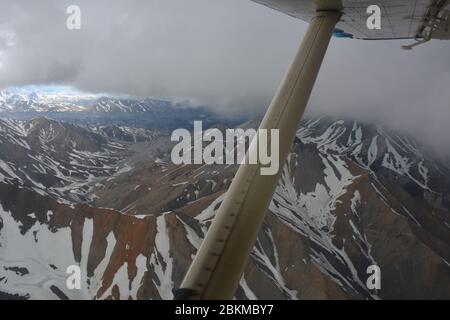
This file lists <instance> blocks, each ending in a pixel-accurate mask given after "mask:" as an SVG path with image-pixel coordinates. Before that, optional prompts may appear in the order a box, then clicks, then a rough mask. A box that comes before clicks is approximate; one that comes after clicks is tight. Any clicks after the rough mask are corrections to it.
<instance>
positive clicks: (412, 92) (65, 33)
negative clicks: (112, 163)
mask: <svg viewBox="0 0 450 320" xmlns="http://www.w3.org/2000/svg"><path fill="white" fill-rule="evenodd" d="M70 4H77V5H79V6H80V7H81V10H82V29H81V30H80V31H69V30H67V28H66V18H67V15H66V13H65V10H66V8H67V7H68V6H69V5H70ZM305 30H306V23H304V22H302V21H299V20H296V19H293V18H291V17H288V16H285V15H283V14H281V13H279V12H276V11H273V10H271V9H268V8H266V7H263V6H261V5H258V4H255V3H253V2H251V1H249V0H191V1H182V0H149V1H141V0H127V1H125V0H96V1H88V0H84V1H76V0H73V1H65V0H40V1H25V0H15V1H10V0H0V87H7V86H12V85H27V84H58V85H61V84H64V85H73V86H75V87H77V88H79V89H81V90H85V91H89V92H110V93H116V94H130V95H136V96H160V97H179V98H188V99H191V100H192V101H195V102H196V103H198V104H202V105H209V106H210V107H211V108H213V109H215V110H216V111H220V112H223V113H229V114H245V115H250V114H261V113H262V112H263V111H264V110H265V108H266V107H267V105H268V103H269V102H270V99H271V97H272V96H273V94H274V91H275V90H276V87H277V86H278V84H279V82H280V80H281V78H282V76H283V74H284V72H285V71H286V69H287V67H288V65H289V63H290V61H291V60H292V58H293V56H294V54H295V51H296V49H297V47H298V45H299V43H300V41H301V39H302V36H303V34H304V32H305ZM405 43H409V41H383V42H380V41H376V42H370V41H358V40H348V39H333V40H332V42H331V45H330V48H329V51H328V53H327V56H326V58H325V62H324V64H323V66H322V69H321V72H320V75H319V78H318V81H317V85H316V87H315V90H314V92H313V96H312V98H311V101H310V104H309V107H308V110H309V112H319V113H324V114H331V115H338V116H342V117H353V118H357V119H360V120H368V121H377V122H382V123H386V124H388V125H389V126H391V127H393V128H398V129H399V130H402V131H407V132H409V133H413V134H415V135H416V137H418V138H420V139H424V140H425V141H426V142H427V143H429V144H430V145H433V146H434V147H437V148H438V149H441V150H442V151H443V153H449V152H450V138H449V137H450V125H449V123H450V58H449V57H450V41H449V42H444V41H432V42H431V43H428V44H425V45H423V46H421V47H418V48H416V49H415V50H412V51H403V50H401V49H400V46H401V44H405Z"/></svg>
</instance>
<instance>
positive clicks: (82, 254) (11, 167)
mask: <svg viewBox="0 0 450 320" xmlns="http://www.w3.org/2000/svg"><path fill="white" fill-rule="evenodd" d="M247 126H251V124H247ZM0 128H1V132H0V133H1V134H0V204H1V206H0V292H2V294H0V297H4V298H29V299H39V298H50V299H52V298H54V299H61V298H62V299H65V298H71V299H129V298H131V299H171V298H172V297H173V292H172V290H173V289H174V288H177V287H178V286H179V284H180V282H181V280H182V278H183V275H184V273H185V272H186V270H187V268H188V266H189V263H190V262H191V260H192V257H193V255H194V254H195V252H196V250H197V248H198V246H199V244H200V242H201V239H202V238H203V237H204V234H205V232H206V230H207V227H208V225H209V223H210V221H211V219H212V218H213V217H214V214H215V212H216V210H217V209H218V207H219V206H220V203H221V201H222V199H223V196H224V193H225V192H226V189H227V188H228V186H229V184H230V182H231V180H232V178H233V175H234V173H235V170H236V166H224V165H209V166H207V165H204V166H202V165H184V166H175V165H173V164H171V162H170V150H171V146H172V144H171V143H170V139H169V136H168V132H163V131H148V130H144V129H136V128H124V127H120V126H115V127H108V128H105V127H101V126H97V127H95V126H76V125H71V124H67V123H61V122H57V121H53V120H48V119H43V118H40V119H36V120H33V121H1V122H0ZM449 211H450V171H449V168H448V165H447V164H445V163H441V162H440V161H438V160H437V158H436V157H434V156H432V155H431V154H430V153H429V152H427V151H425V150H424V149H423V147H422V146H420V145H418V144H417V143H416V142H414V141H413V140H412V139H410V138H408V137H405V136H402V135H399V134H397V133H393V132H391V131H390V130H387V129H383V128H381V127H378V126H374V125H367V124H360V123H357V122H354V121H344V120H339V121H336V120H332V119H326V118H319V119H309V120H305V121H303V122H302V124H301V126H300V128H299V130H298V133H297V139H296V141H295V143H294V145H293V146H292V151H291V154H290V156H289V159H288V161H287V162H286V164H285V166H284V170H283V175H282V177H281V179H280V182H279V185H278V187H277V189H276V193H275V195H274V197H273V200H272V202H271V205H270V209H269V212H268V213H267V217H266V220H265V223H264V226H263V229H262V230H261V232H260V235H259V238H258V241H257V244H256V245H255V248H254V250H253V252H252V254H251V259H250V262H249V265H248V267H247V268H246V270H245V273H244V276H243V278H242V280H241V283H240V287H239V290H238V292H237V293H236V297H237V298H239V299H264V298H266V299H267V298H275V299H393V298H401V299H405V298H425V299H428V298H441V299H442V298H446V299H449V298H450V286H449V284H450V212H449ZM373 264H376V265H378V266H379V267H380V270H381V289H380V290H369V289H368V288H367V286H366V280H367V278H368V276H369V275H368V274H367V273H366V269H367V267H368V266H369V265H373ZM69 265H78V266H80V268H81V271H82V287H81V290H69V289H68V288H67V287H66V279H67V276H68V275H67V274H66V269H67V267H68V266H69Z"/></svg>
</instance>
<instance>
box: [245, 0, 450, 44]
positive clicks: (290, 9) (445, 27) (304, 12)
mask: <svg viewBox="0 0 450 320" xmlns="http://www.w3.org/2000/svg"><path fill="white" fill-rule="evenodd" d="M252 1H254V2H257V3H260V4H263V5H265V6H267V7H270V8H272V9H275V10H278V11H281V12H283V13H286V14H288V15H290V16H293V17H295V18H299V19H301V20H304V21H307V22H310V21H311V19H312V18H313V17H314V15H315V12H316V10H340V11H341V12H342V17H341V19H340V21H339V22H338V23H337V25H336V28H337V29H339V30H342V31H344V32H345V33H346V34H349V35H351V36H353V38H355V39H366V40H382V39H409V38H415V39H425V38H432V39H441V40H450V31H449V29H450V1H449V0H316V1H314V0H252ZM370 5H377V6H379V7H380V9H381V29H379V30H377V29H374V30H369V29H368V28H367V26H366V20H367V18H368V17H369V15H370V14H368V13H367V12H366V10H367V7H369V6H370Z"/></svg>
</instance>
